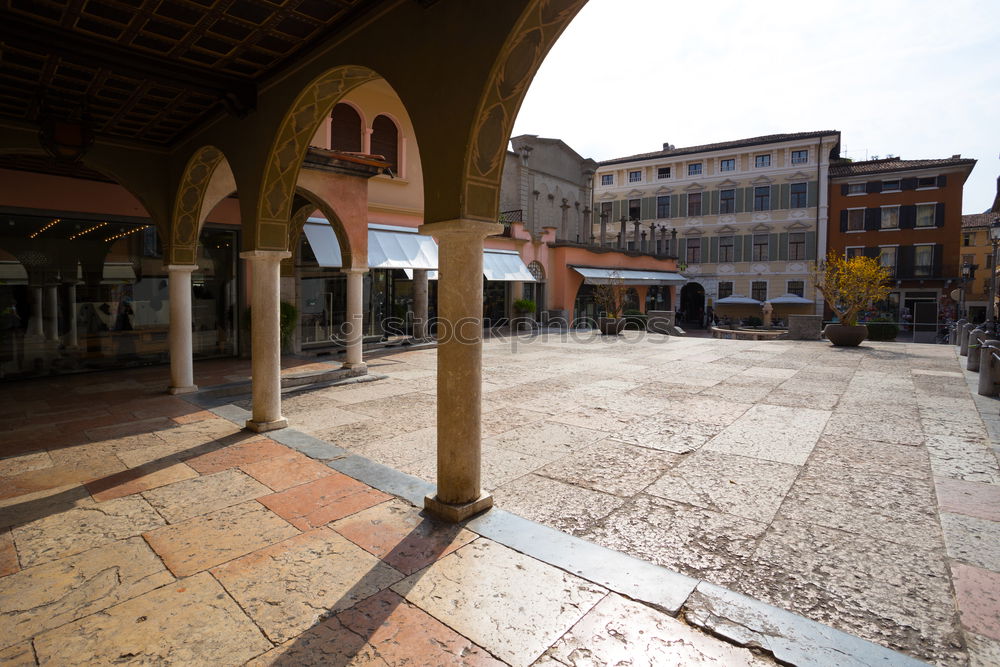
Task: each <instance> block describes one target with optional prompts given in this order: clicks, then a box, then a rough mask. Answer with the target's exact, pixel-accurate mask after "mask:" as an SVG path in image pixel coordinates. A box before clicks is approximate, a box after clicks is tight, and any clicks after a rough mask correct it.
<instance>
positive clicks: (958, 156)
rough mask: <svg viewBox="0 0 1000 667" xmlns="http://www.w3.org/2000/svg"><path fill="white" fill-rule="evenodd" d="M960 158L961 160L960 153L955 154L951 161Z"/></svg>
mask: <svg viewBox="0 0 1000 667" xmlns="http://www.w3.org/2000/svg"><path fill="white" fill-rule="evenodd" d="M961 158H962V154H961V153H956V154H955V155H952V156H951V159H952V160H960V159H961Z"/></svg>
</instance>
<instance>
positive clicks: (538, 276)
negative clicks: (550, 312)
mask: <svg viewBox="0 0 1000 667" xmlns="http://www.w3.org/2000/svg"><path fill="white" fill-rule="evenodd" d="M528 271H530V272H531V275H532V277H534V279H535V280H536V281H537V282H533V283H524V290H523V294H524V296H523V298H525V299H531V300H532V301H534V302H535V316H536V317H538V316H540V315H541V312H542V311H543V310H545V267H544V266H542V263H541V262H539V261H533V262H531V263H530V264H528Z"/></svg>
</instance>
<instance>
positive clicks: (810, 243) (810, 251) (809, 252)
mask: <svg viewBox="0 0 1000 667" xmlns="http://www.w3.org/2000/svg"><path fill="white" fill-rule="evenodd" d="M806 259H816V232H806Z"/></svg>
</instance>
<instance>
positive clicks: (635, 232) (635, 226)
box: [625, 219, 642, 252]
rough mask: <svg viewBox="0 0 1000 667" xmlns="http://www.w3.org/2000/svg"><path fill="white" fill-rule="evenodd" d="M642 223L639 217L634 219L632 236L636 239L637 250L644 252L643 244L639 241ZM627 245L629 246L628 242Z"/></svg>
mask: <svg viewBox="0 0 1000 667" xmlns="http://www.w3.org/2000/svg"><path fill="white" fill-rule="evenodd" d="M641 224H642V223H641V222H639V220H638V219H636V220H633V221H632V238H633V239H634V240H635V251H636V252H642V246H641V245H640V241H639V226H640V225H641ZM625 247H626V248H627V247H628V244H627V243H626V244H625Z"/></svg>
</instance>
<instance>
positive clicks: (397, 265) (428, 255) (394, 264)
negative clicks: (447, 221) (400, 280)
mask: <svg viewBox="0 0 1000 667" xmlns="http://www.w3.org/2000/svg"><path fill="white" fill-rule="evenodd" d="M368 266H369V268H372V269H436V268H437V267H438V249H437V243H435V242H434V239H432V238H431V237H430V236H424V235H423V234H419V233H418V232H417V230H415V229H412V228H409V227H389V226H388V225H368Z"/></svg>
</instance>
